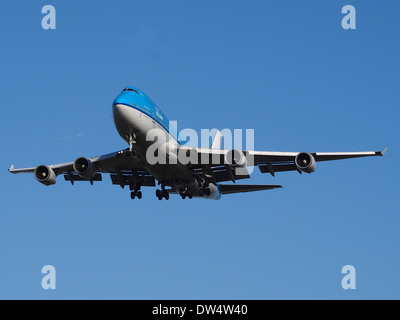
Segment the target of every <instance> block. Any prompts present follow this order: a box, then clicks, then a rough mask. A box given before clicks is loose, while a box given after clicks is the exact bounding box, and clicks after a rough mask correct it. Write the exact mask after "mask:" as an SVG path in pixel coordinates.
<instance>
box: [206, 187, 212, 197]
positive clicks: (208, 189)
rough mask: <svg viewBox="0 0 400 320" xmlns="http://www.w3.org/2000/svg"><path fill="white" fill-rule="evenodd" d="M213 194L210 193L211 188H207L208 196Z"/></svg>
mask: <svg viewBox="0 0 400 320" xmlns="http://www.w3.org/2000/svg"><path fill="white" fill-rule="evenodd" d="M210 194H211V191H210V188H206V195H208V196H209V195H210Z"/></svg>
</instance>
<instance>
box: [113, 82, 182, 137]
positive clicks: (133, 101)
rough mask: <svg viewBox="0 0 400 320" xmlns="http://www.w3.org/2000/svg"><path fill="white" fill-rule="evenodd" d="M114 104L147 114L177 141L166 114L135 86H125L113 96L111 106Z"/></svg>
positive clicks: (175, 131) (175, 133) (175, 132)
mask: <svg viewBox="0 0 400 320" xmlns="http://www.w3.org/2000/svg"><path fill="white" fill-rule="evenodd" d="M115 104H122V105H126V106H128V107H131V108H134V109H136V110H139V111H140V112H143V113H145V114H147V115H148V116H149V117H150V118H152V119H153V120H154V121H156V122H157V123H158V124H159V125H160V126H161V127H163V128H164V129H165V130H166V131H167V132H168V133H169V134H170V135H171V136H172V137H173V138H174V139H175V140H177V141H178V139H177V130H176V128H174V127H170V123H169V120H168V118H167V116H166V115H165V114H164V113H163V112H162V111H161V110H160V109H159V108H157V106H156V104H155V103H154V102H153V101H151V99H150V98H149V97H148V96H147V95H146V94H145V93H144V92H143V91H141V90H139V89H137V88H135V87H126V88H125V89H124V90H122V92H121V93H120V94H119V96H118V97H117V98H115V100H114V102H113V106H114V105H115ZM178 143H180V144H181V143H182V142H180V141H178Z"/></svg>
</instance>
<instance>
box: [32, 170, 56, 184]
mask: <svg viewBox="0 0 400 320" xmlns="http://www.w3.org/2000/svg"><path fill="white" fill-rule="evenodd" d="M33 175H34V176H35V178H36V180H37V181H39V182H40V183H43V184H44V185H46V186H50V185H52V184H55V183H56V178H57V176H56V174H55V172H54V171H53V169H52V168H50V167H49V166H45V165H41V166H38V167H36V169H35V171H34V173H33Z"/></svg>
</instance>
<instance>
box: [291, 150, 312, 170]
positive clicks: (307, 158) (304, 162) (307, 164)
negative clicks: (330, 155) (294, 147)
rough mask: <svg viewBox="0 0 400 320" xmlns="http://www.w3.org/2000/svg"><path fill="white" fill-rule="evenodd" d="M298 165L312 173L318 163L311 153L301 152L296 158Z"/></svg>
mask: <svg viewBox="0 0 400 320" xmlns="http://www.w3.org/2000/svg"><path fill="white" fill-rule="evenodd" d="M294 162H295V164H296V167H297V168H298V169H299V170H301V171H303V172H306V173H311V172H314V171H315V167H316V166H317V163H316V162H315V159H314V157H313V156H312V155H311V154H310V153H306V152H300V153H299V154H298V155H297V156H296V158H295V160H294Z"/></svg>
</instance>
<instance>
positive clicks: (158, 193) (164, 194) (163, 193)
mask: <svg viewBox="0 0 400 320" xmlns="http://www.w3.org/2000/svg"><path fill="white" fill-rule="evenodd" d="M156 196H157V198H158V200H162V198H165V200H168V199H169V193H168V191H167V190H165V189H164V188H163V189H161V190H160V189H157V190H156Z"/></svg>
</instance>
